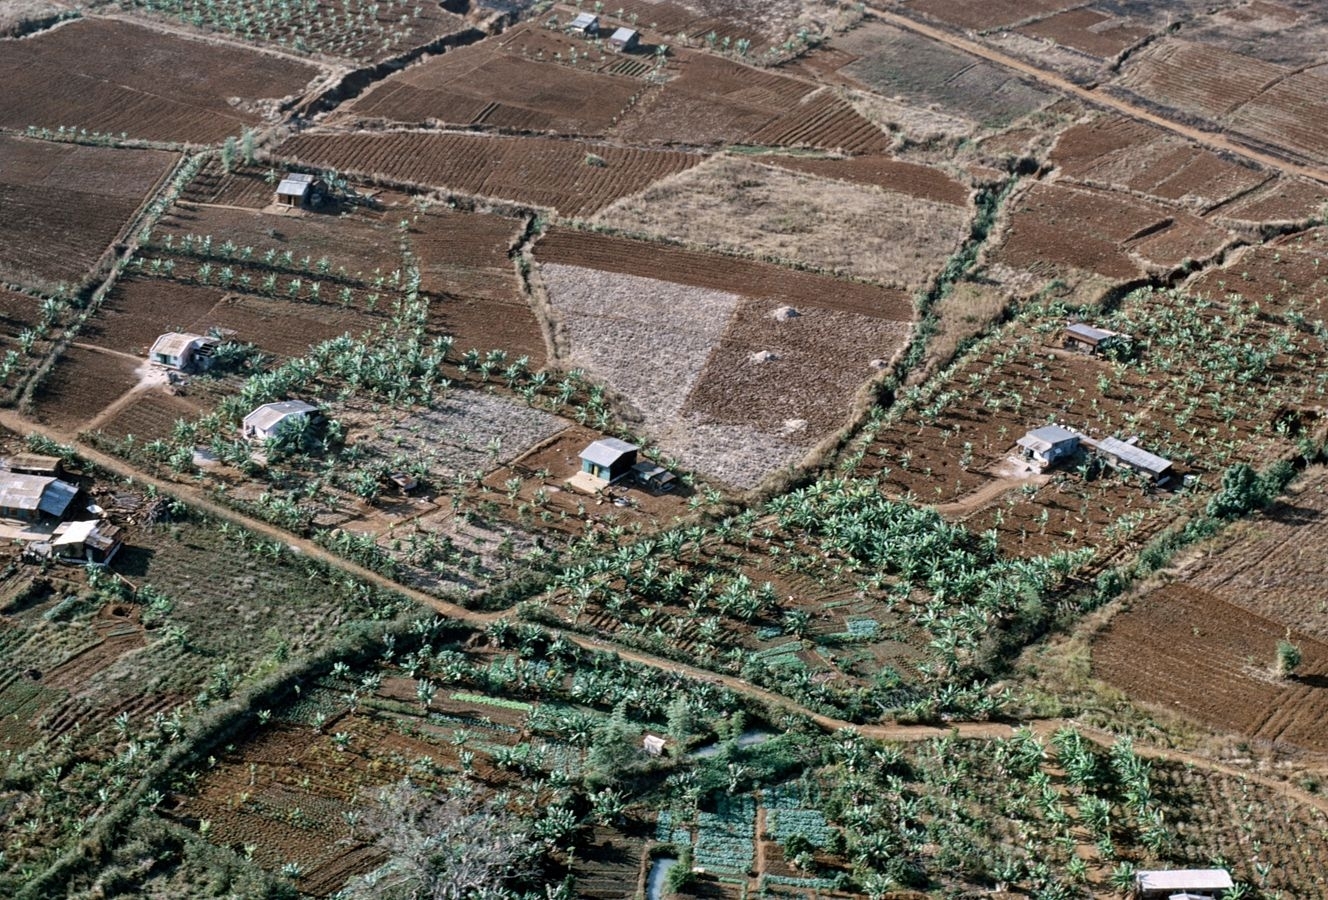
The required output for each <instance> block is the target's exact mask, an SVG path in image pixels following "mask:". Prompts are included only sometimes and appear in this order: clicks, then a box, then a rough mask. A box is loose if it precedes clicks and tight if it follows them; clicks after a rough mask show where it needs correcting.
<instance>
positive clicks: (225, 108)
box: [0, 18, 320, 143]
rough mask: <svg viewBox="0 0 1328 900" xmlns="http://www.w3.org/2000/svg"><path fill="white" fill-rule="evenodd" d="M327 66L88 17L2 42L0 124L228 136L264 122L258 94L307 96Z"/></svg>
mask: <svg viewBox="0 0 1328 900" xmlns="http://www.w3.org/2000/svg"><path fill="white" fill-rule="evenodd" d="M319 74H320V72H319V70H318V69H317V68H315V67H314V66H311V65H305V64H303V63H298V62H294V61H292V60H287V59H282V58H280V57H276V56H272V55H269V54H264V53H256V52H255V53H246V52H244V51H242V50H237V49H236V48H234V47H223V46H219V45H216V44H209V43H207V42H205V41H203V40H188V39H185V38H182V37H179V36H177V35H174V34H168V33H164V32H160V31H156V30H153V29H148V28H143V27H140V26H137V25H133V24H131V23H128V22H123V21H116V20H113V19H96V18H85V19H79V20H77V21H74V22H70V23H68V24H66V25H63V26H61V27H59V28H53V29H50V30H49V31H45V32H42V33H41V34H38V35H34V36H33V37H31V38H27V39H24V40H20V41H12V40H11V41H5V42H4V53H3V54H0V82H3V83H4V84H5V85H6V86H7V88H8V90H6V91H5V93H4V96H3V97H0V125H3V126H5V127H8V128H17V129H22V128H27V127H28V126H29V125H33V126H37V127H41V128H48V129H51V130H55V129H56V128H57V127H66V128H67V127H70V126H74V127H77V128H80V129H86V130H87V131H90V132H91V131H96V132H101V133H103V134H115V135H118V134H120V133H121V132H126V133H127V134H128V135H129V137H133V138H145V139H148V140H158V141H189V142H194V143H207V142H213V141H220V140H222V139H223V138H225V137H227V136H231V135H236V134H238V133H239V132H240V130H241V128H244V127H246V126H251V125H256V124H259V123H260V122H263V121H264V119H265V116H264V115H263V114H262V113H260V112H258V111H257V110H258V109H259V108H260V104H259V101H263V100H278V99H281V98H284V97H289V96H292V95H296V94H299V93H301V92H302V91H304V90H305V88H306V87H307V85H308V84H309V83H310V82H311V81H312V80H313V79H315V78H316V77H318V75H319ZM231 98H239V102H238V103H237V104H235V105H232V103H231V102H230V99H231Z"/></svg>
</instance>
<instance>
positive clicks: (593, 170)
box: [277, 132, 702, 216]
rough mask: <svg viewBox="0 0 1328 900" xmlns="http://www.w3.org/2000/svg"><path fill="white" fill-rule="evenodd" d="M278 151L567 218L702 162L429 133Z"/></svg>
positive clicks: (310, 137) (361, 137)
mask: <svg viewBox="0 0 1328 900" xmlns="http://www.w3.org/2000/svg"><path fill="white" fill-rule="evenodd" d="M277 153H278V154H279V155H281V156H284V157H290V158H295V159H299V160H301V161H303V162H306V163H310V164H314V165H319V166H323V167H328V168H335V169H337V170H338V171H341V172H355V173H357V174H361V175H369V176H373V175H378V176H383V177H386V178H392V179H397V180H401V181H407V182H411V183H415V184H424V185H432V186H437V187H442V188H449V189H452V190H456V191H461V192H464V193H468V194H477V195H481V196H485V197H495V198H499V199H502V200H509V201H512V202H514V203H521V204H530V205H532V206H545V207H551V208H553V209H556V210H557V211H558V212H560V213H562V214H563V215H567V216H577V215H588V214H592V213H594V212H596V211H597V210H599V209H601V208H602V207H604V206H607V205H608V204H610V203H612V202H613V201H614V200H617V199H618V198H620V197H624V196H627V195H629V194H634V193H636V192H638V191H640V190H641V189H643V188H645V187H646V186H647V185H648V184H650V183H651V182H652V181H655V180H657V179H659V178H663V177H665V176H667V175H672V174H675V173H677V172H681V171H682V170H684V169H687V168H690V167H691V166H694V165H696V164H697V163H699V162H701V159H702V157H700V156H699V155H695V154H690V153H678V152H672V151H655V150H632V149H624V148H619V147H610V146H602V145H599V144H592V143H583V142H577V141H560V140H554V139H550V138H516V137H493V136H487V135H475V134H438V133H425V132H397V133H386V134H346V135H340V134H307V133H306V134H302V135H298V136H297V137H294V138H291V139H290V140H288V141H286V142H285V143H284V144H282V145H281V146H280V147H279V148H278V149H277ZM594 157H598V158H599V159H600V160H602V161H603V165H599V164H597V163H596V162H595V159H594Z"/></svg>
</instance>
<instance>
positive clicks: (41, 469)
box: [0, 453, 64, 478]
mask: <svg viewBox="0 0 1328 900" xmlns="http://www.w3.org/2000/svg"><path fill="white" fill-rule="evenodd" d="M0 469H4V470H5V471H8V472H18V473H19V474H21V475H49V476H50V477H52V478H58V477H59V476H60V473H61V472H62V471H64V460H62V459H60V457H58V456H43V455H41V454H40V453H16V454H14V455H13V456H9V457H6V458H5V459H3V460H0Z"/></svg>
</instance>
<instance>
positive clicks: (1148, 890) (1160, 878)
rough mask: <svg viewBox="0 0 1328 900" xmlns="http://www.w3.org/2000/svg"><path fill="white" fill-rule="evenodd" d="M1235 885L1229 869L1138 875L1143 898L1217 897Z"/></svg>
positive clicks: (1137, 894) (1137, 884) (1137, 892)
mask: <svg viewBox="0 0 1328 900" xmlns="http://www.w3.org/2000/svg"><path fill="white" fill-rule="evenodd" d="M1234 886H1235V885H1234V884H1233V883H1232V881H1231V875H1230V874H1229V873H1228V872H1227V870H1226V869H1162V870H1156V871H1149V872H1136V873H1135V874H1134V895H1135V897H1137V898H1139V900H1164V898H1165V900H1171V898H1174V897H1177V896H1179V895H1183V894H1188V895H1190V896H1192V897H1216V896H1218V895H1219V894H1221V893H1222V892H1224V891H1229V890H1231V888H1232V887H1234Z"/></svg>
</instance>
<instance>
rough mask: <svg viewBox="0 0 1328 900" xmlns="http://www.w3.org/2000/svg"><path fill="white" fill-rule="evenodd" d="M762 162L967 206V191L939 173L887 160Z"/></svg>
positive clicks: (768, 159)
mask: <svg viewBox="0 0 1328 900" xmlns="http://www.w3.org/2000/svg"><path fill="white" fill-rule="evenodd" d="M761 162H762V163H764V164H766V165H771V166H779V167H780V168H782V169H792V170H793V171H795V172H806V173H807V174H809V175H817V176H820V177H821V178H834V179H837V180H839V181H850V182H853V183H854V184H869V185H873V186H874V187H880V188H885V189H886V190H888V191H893V192H894V193H897V194H907V195H908V196H910V197H917V198H919V199H921V200H935V201H936V202H937V203H945V204H948V205H950V206H967V205H968V197H969V189H968V187H967V186H966V185H964V184H962V183H961V182H958V181H956V180H955V179H953V178H951V177H950V176H949V175H947V174H945V173H944V172H942V171H941V170H940V169H934V168H932V167H931V166H923V165H919V164H917V163H911V162H904V161H903V160H898V159H891V158H890V157H886V156H856V157H852V158H850V159H818V158H816V157H810V156H764V157H762V158H761Z"/></svg>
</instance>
